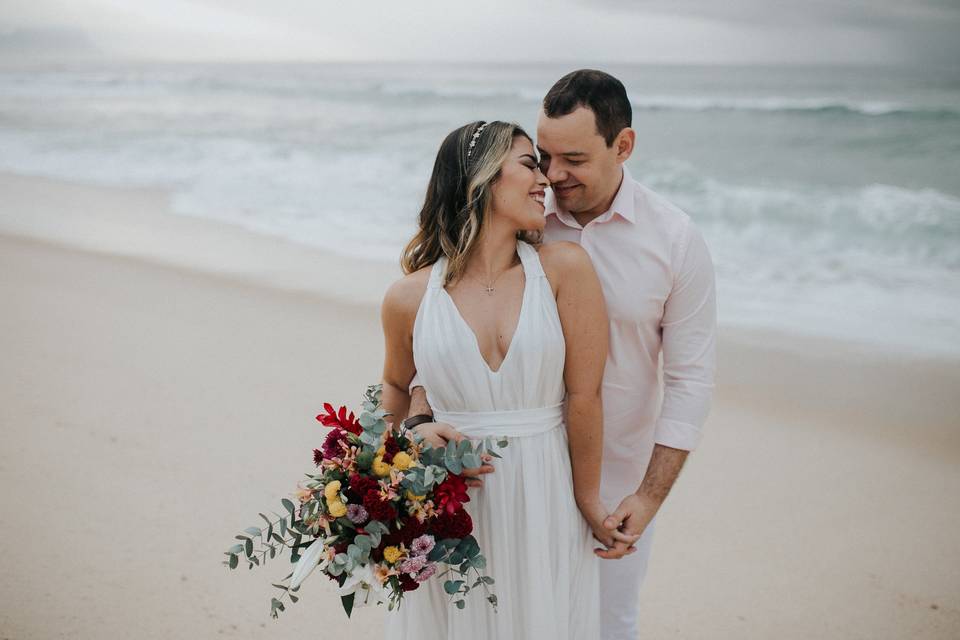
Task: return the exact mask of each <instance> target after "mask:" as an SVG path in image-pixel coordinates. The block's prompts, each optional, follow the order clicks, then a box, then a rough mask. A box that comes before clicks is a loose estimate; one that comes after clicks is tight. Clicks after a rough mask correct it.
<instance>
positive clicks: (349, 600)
mask: <svg viewBox="0 0 960 640" xmlns="http://www.w3.org/2000/svg"><path fill="white" fill-rule="evenodd" d="M356 595H357V594H356V593H351V594H350V595H348V596H340V603H341V604H342V605H343V610H344V611H345V612H346V613H347V617H348V618H349V617H350V614H351V613H353V600H354V598H355V597H356Z"/></svg>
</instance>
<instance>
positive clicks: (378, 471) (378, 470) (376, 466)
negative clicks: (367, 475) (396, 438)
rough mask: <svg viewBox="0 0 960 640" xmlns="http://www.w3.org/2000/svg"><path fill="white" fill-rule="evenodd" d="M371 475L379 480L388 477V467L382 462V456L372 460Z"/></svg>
mask: <svg viewBox="0 0 960 640" xmlns="http://www.w3.org/2000/svg"><path fill="white" fill-rule="evenodd" d="M373 475H375V476H378V477H380V478H386V477H387V476H388V475H390V465H388V464H387V463H386V462H384V461H383V456H377V457H376V458H374V459H373Z"/></svg>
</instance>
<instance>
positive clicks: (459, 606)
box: [454, 600, 467, 609]
mask: <svg viewBox="0 0 960 640" xmlns="http://www.w3.org/2000/svg"><path fill="white" fill-rule="evenodd" d="M454 604H456V605H457V609H463V608H464V607H465V606H467V603H466V602H464V601H463V600H457V601H456V602H455V603H454Z"/></svg>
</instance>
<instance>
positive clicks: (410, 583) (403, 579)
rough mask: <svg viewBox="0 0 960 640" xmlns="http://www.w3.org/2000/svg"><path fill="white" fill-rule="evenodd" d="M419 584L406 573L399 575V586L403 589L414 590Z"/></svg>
mask: <svg viewBox="0 0 960 640" xmlns="http://www.w3.org/2000/svg"><path fill="white" fill-rule="evenodd" d="M419 586H420V583H419V582H417V581H416V580H414V579H413V578H411V577H410V576H409V575H407V574H406V573H404V574H402V575H401V576H400V588H401V589H403V590H404V591H416V590H417V588H418V587H419Z"/></svg>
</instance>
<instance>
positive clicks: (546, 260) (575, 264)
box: [538, 240, 593, 277]
mask: <svg viewBox="0 0 960 640" xmlns="http://www.w3.org/2000/svg"><path fill="white" fill-rule="evenodd" d="M538 250H539V252H540V264H541V265H543V270H544V271H546V272H547V276H548V277H549V276H550V275H553V274H556V275H560V276H562V275H563V274H565V273H569V272H570V271H574V270H579V269H584V268H592V267H593V263H592V262H591V260H590V256H589V255H588V254H587V252H586V250H585V249H584V248H583V247H581V246H580V245H579V244H577V243H576V242H569V241H567V240H559V241H557V242H551V243H549V244H542V245H540V246H539V247H538Z"/></svg>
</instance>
